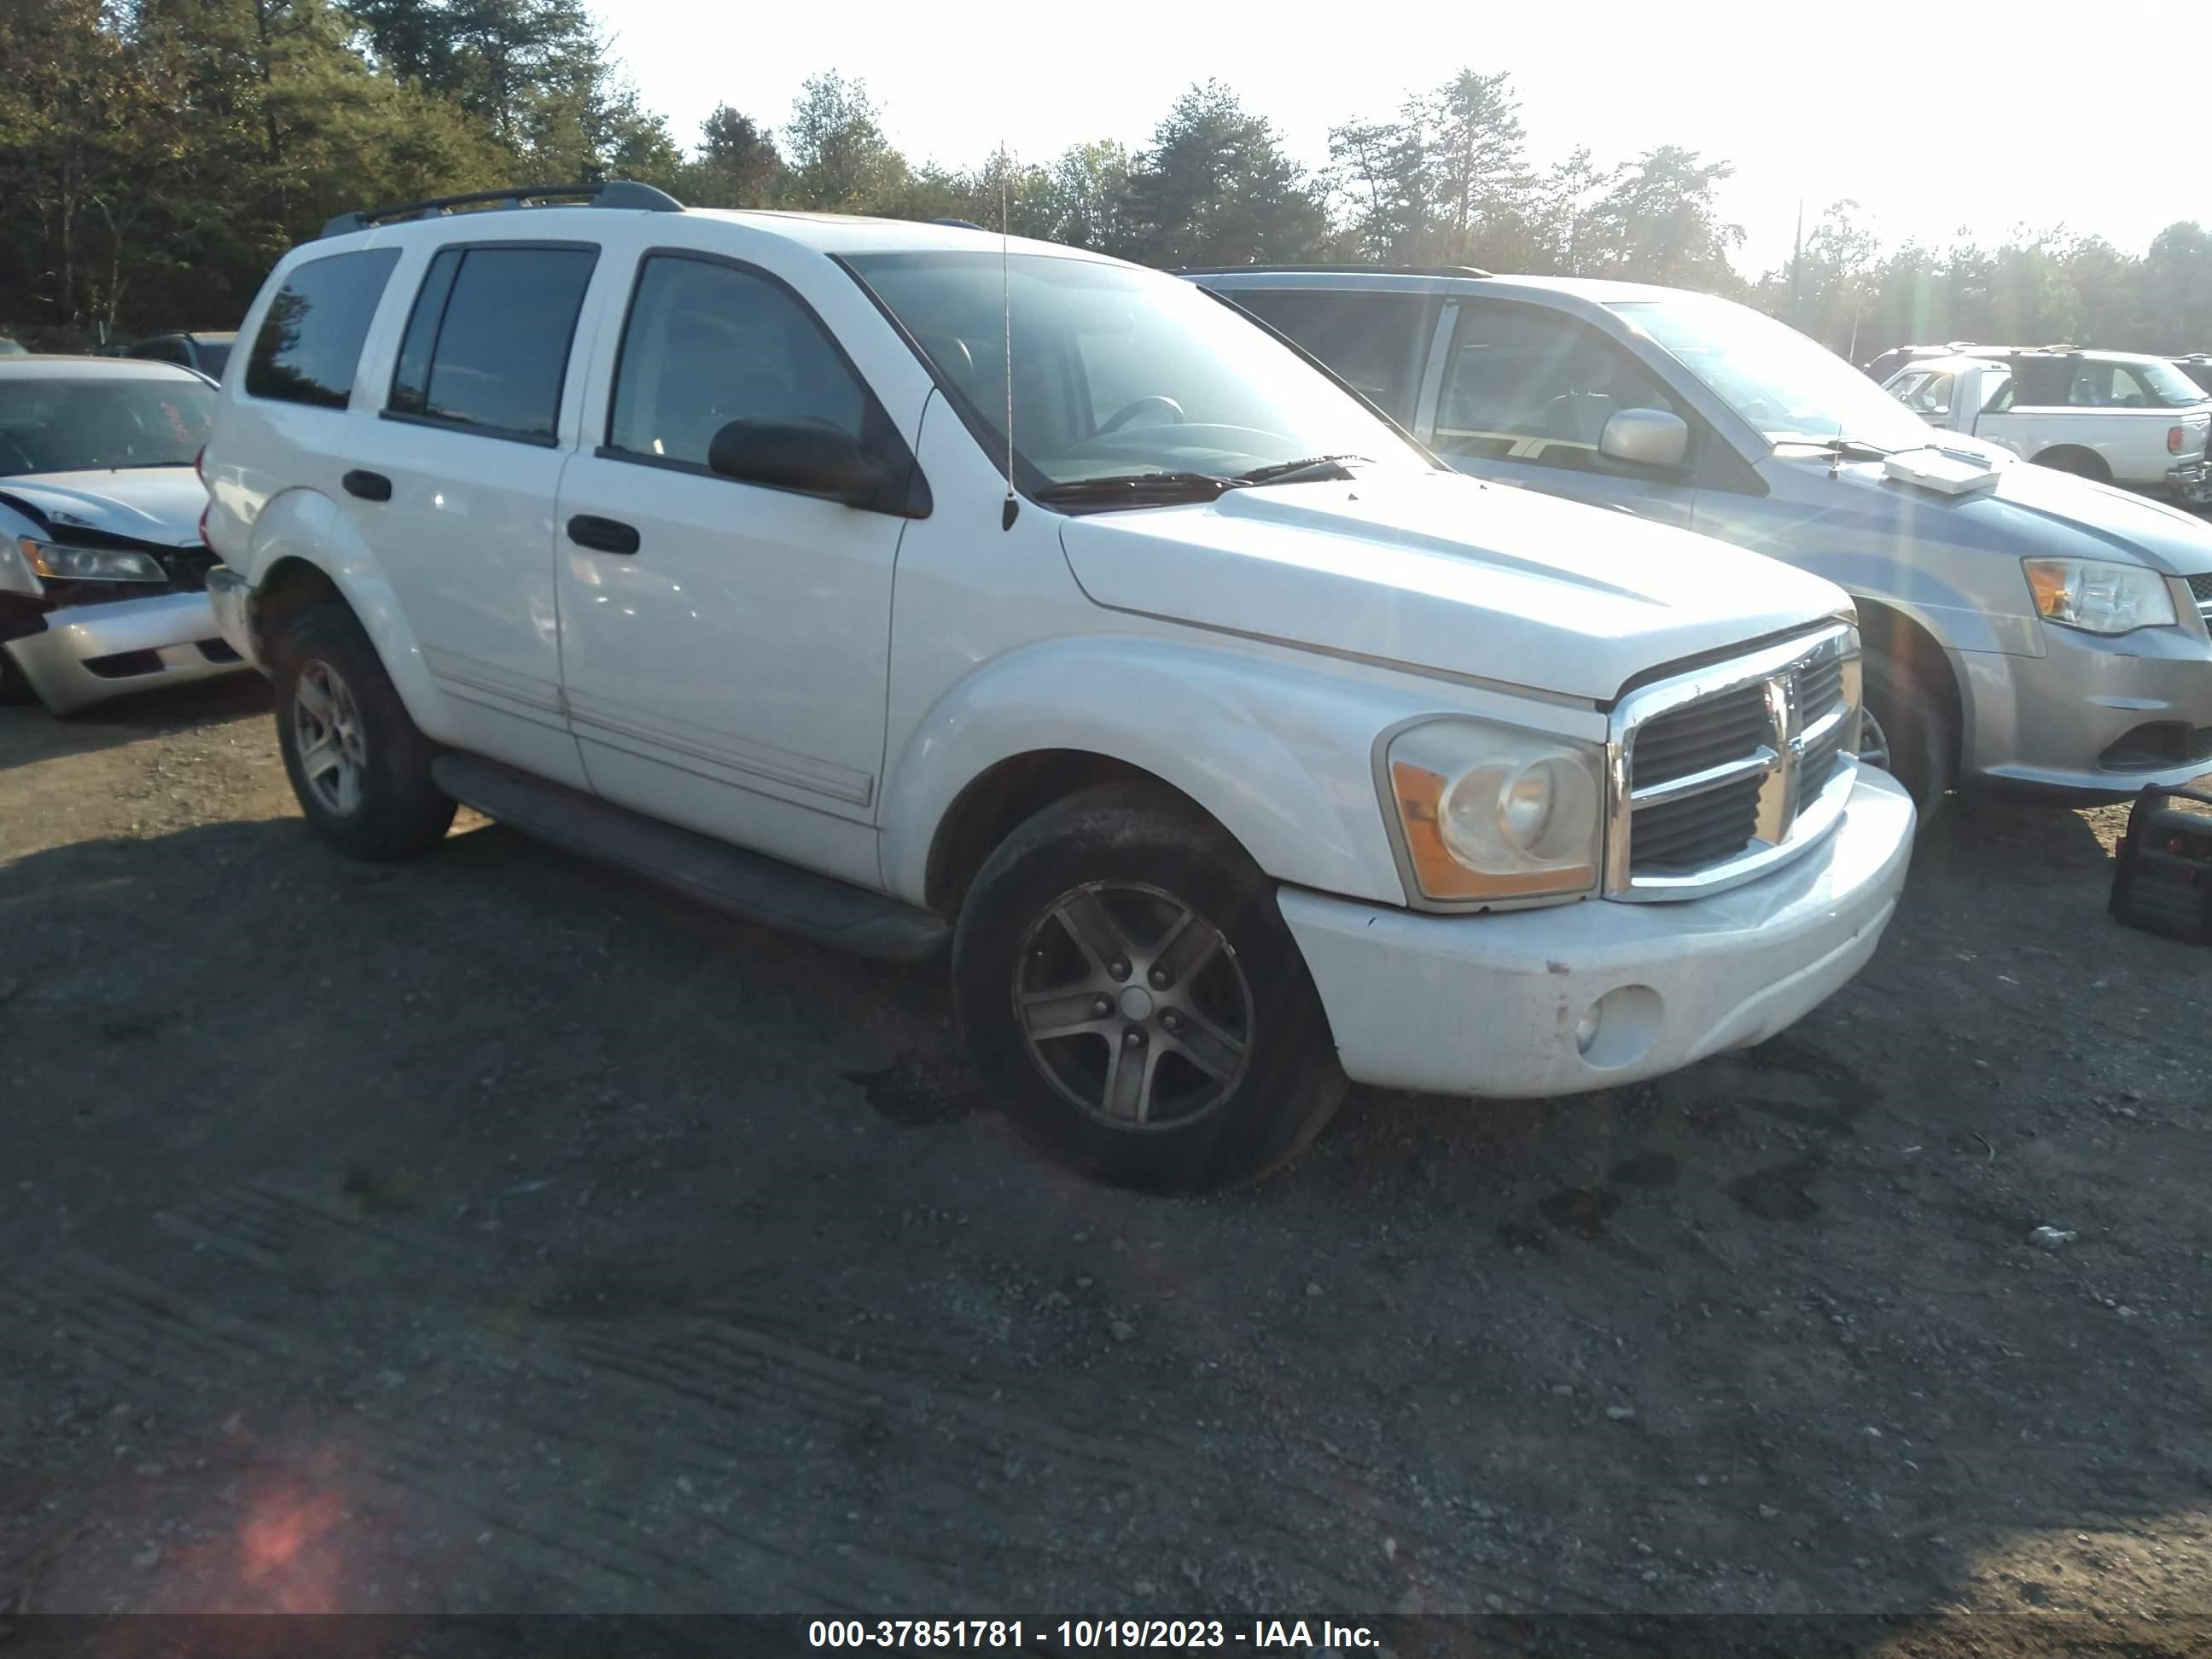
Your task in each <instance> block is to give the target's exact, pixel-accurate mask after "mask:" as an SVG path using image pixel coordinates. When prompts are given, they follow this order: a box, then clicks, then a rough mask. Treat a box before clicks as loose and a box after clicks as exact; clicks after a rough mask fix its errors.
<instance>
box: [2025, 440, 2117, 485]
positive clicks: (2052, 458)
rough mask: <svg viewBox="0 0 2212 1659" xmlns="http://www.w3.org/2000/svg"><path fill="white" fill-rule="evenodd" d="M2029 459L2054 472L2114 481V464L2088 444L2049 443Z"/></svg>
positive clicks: (2096, 480)
mask: <svg viewBox="0 0 2212 1659" xmlns="http://www.w3.org/2000/svg"><path fill="white" fill-rule="evenodd" d="M2028 459H2029V460H2030V461H2031V462H2032V463H2033V465H2037V466H2047V467H2049V468H2050V469H2051V471H2054V472H2071V473H2074V474H2075V475H2076V476H2077V477H2085V478H2088V479H2091V480H2093V481H2094V482H2095V483H2112V463H2111V462H2110V461H2108V460H2106V459H2105V458H2104V457H2103V456H2102V455H2100V454H2099V453H2097V452H2096V451H2095V450H2093V449H2092V448H2090V447H2088V446H2087V444H2048V445H2045V447H2043V448H2041V449H2039V450H2038V451H2036V452H2035V453H2034V454H2033V455H2032V456H2030V457H2029V458H2028Z"/></svg>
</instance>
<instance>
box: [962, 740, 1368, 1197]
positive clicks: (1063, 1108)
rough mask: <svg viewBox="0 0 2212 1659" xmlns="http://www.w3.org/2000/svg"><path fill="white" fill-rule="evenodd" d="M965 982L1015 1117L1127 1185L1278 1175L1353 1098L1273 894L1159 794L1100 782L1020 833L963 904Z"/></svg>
mask: <svg viewBox="0 0 2212 1659" xmlns="http://www.w3.org/2000/svg"><path fill="white" fill-rule="evenodd" d="M952 981H953V998H954V1004H955V1006H956V1009H957V1013H958V1016H959V1020H960V1025H961V1030H962V1032H963V1035H964V1036H965V1037H966V1040H967V1042H968V1046H969V1052H970V1053H971V1054H972V1055H973V1056H974V1058H975V1062H976V1064H977V1066H979V1067H980V1068H981V1071H982V1073H984V1075H985V1077H986V1078H987V1079H988V1080H989V1081H990V1082H991V1083H993V1084H994V1085H997V1087H998V1089H999V1090H1000V1092H1001V1094H1002V1095H1003V1097H1004V1098H1005V1099H1006V1103H1007V1105H1008V1107H1009V1109H1010V1111H1011V1112H1012V1115H1013V1116H1014V1118H1015V1119H1016V1120H1017V1121H1018V1122H1019V1123H1020V1125H1021V1126H1022V1127H1024V1129H1025V1130H1026V1131H1027V1132H1029V1133H1030V1134H1031V1135H1033V1136H1034V1137H1035V1138H1036V1139H1038V1140H1039V1141H1041V1142H1042V1143H1043V1144H1044V1146H1047V1147H1048V1149H1049V1150H1050V1151H1051V1152H1053V1153H1054V1155H1055V1156H1057V1157H1058V1158H1060V1159H1062V1160H1063V1161H1065V1162H1066V1163H1067V1164H1071V1165H1072V1166H1073V1167H1074V1168H1076V1169H1078V1170H1081V1171H1083V1172H1084V1173H1085V1174H1086V1175H1091V1176H1097V1177H1098V1178H1099V1179H1102V1180H1104V1181H1109V1182H1115V1184H1117V1185H1121V1186H1127V1187H1136V1188H1146V1189H1149V1190H1152V1191H1178V1190H1190V1189H1195V1188H1207V1187H1215V1186H1220V1185H1223V1184H1225V1183H1227V1182H1237V1181H1243V1180H1251V1179H1254V1178H1255V1177H1257V1176H1261V1175H1264V1174H1266V1173H1267V1171H1268V1170H1272V1169H1273V1168H1275V1167H1276V1166H1278V1165H1279V1164H1284V1163H1285V1162H1287V1161H1288V1160H1289V1159H1290V1158H1292V1157H1294V1156H1296V1155H1297V1152H1300V1151H1301V1150H1303V1149H1304V1147H1305V1146H1306V1145H1307V1144H1308V1143H1309V1142H1310V1141H1311V1140H1312V1139H1313V1138H1314V1137H1315V1136H1316V1134H1318V1133H1320V1132H1321V1129H1322V1126H1323V1125H1325V1124H1326V1123H1327V1122H1328V1120H1329V1118H1330V1117H1331V1116H1332V1115H1334V1113H1335V1111H1336V1109H1337V1107H1338V1106H1339V1105H1340V1103H1342V1101H1343V1098H1344V1096H1345V1093H1346V1090H1347V1088H1348V1086H1349V1085H1347V1083H1346V1079H1345V1076H1344V1073H1343V1071H1342V1069H1341V1068H1340V1066H1338V1065H1337V1062H1336V1054H1335V1047H1334V1043H1333V1042H1332V1041H1331V1040H1330V1037H1329V1034H1328V1018H1327V1016H1326V1015H1325V1014H1324V1013H1323V1012H1322V1006H1321V999H1320V997H1319V996H1318V995H1317V994H1316V992H1315V990H1314V987H1313V983H1312V981H1311V980H1310V978H1309V976H1308V975H1307V973H1306V969H1305V963H1304V958H1303V957H1301V956H1300V955H1299V953H1298V948H1297V941H1296V940H1295V939H1292V938H1291V932H1290V929H1289V927H1287V926H1285V923H1284V921H1283V918H1282V912H1281V910H1280V909H1279V907H1278V906H1277V903H1276V901H1275V889H1274V884H1273V882H1271V881H1269V880H1268V879H1267V877H1266V876H1264V875H1263V874H1262V873H1261V872H1260V870H1259V869H1258V868H1257V867H1256V866H1254V865H1253V863H1252V861H1251V860H1250V859H1249V858H1248V857H1246V856H1245V854H1244V853H1243V849H1242V848H1239V847H1237V845H1236V843H1235V842H1232V841H1231V840H1230V839H1229V837H1228V836H1225V835H1224V834H1223V833H1222V832H1221V830H1220V829H1218V828H1217V827H1216V826H1214V825H1212V823H1208V822H1206V820H1204V819H1202V818H1200V817H1197V816H1196V815H1195V814H1194V813H1193V812H1192V811H1189V810H1188V808H1187V807H1184V806H1182V805H1181V804H1179V803H1178V802H1176V800H1175V799H1173V798H1171V797H1170V796H1168V795H1166V794H1165V793H1164V792H1162V791H1158V790H1153V789H1148V788H1145V787H1134V786H1130V785H1126V784H1111V785H1107V786H1104V787H1099V788H1096V789H1089V790H1085V791H1084V792H1082V793H1079V794H1076V795H1072V796H1070V797H1068V798H1067V799H1065V800H1062V801H1060V802H1059V803H1057V804H1056V805H1052V806H1049V807H1047V808H1046V809H1045V810H1044V811H1042V812H1039V813H1038V814H1037V815H1036V817H1032V818H1030V820H1029V821H1028V822H1027V823H1024V824H1023V825H1022V826H1021V827H1020V828H1019V829H1016V830H1015V831H1014V832H1013V834H1012V835H1011V836H1008V837H1007V839H1006V841H1005V842H1003V843H1001V844H1000V847H999V848H998V850H997V851H996V852H994V853H993V854H991V856H990V858H989V859H988V860H987V861H986V862H985V864H984V866H983V868H982V870H981V872H979V873H978V874H977V876H976V878H975V884H974V885H973V886H972V887H970V889H969V893H968V897H967V900H966V902H965V903H964V904H963V907H962V908H961V912H960V921H959V926H958V928H957V931H956V933H955V934H954V937H953V946H952Z"/></svg>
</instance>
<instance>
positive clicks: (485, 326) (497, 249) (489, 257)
mask: <svg viewBox="0 0 2212 1659" xmlns="http://www.w3.org/2000/svg"><path fill="white" fill-rule="evenodd" d="M598 259H599V250H598V249H597V248H593V247H549V246H542V245H537V244H507V245H501V246H477V247H468V248H445V249H442V250H441V251H440V252H439V253H438V255H437V257H436V258H434V259H432V260H431V262H430V265H429V268H428V270H427V271H426V272H425V273H424V276H423V282H422V291H421V293H420V294H419V295H417V296H416V301H415V310H414V312H413V313H412V314H411V315H410V317H409V318H408V320H407V332H406V334H405V336H404V337H403V338H402V340H401V342H400V347H399V363H398V368H397V370H396V371H395V372H394V374H393V375H392V399H391V403H390V404H389V405H388V408H389V410H390V412H391V413H392V414H395V415H402V416H412V417H415V418H416V419H422V420H430V421H436V422H441V423H442V424H449V425H453V426H460V427H467V428H470V429H471V430H474V431H478V432H483V433H485V434H487V435H490V436H493V437H501V438H520V439H523V440H525V441H528V442H532V443H548V444H550V443H551V442H552V441H553V437H554V430H555V428H556V426H557V425H558V424H559V422H560V418H561V383H562V380H565V379H566V378H567V377H568V348H569V345H570V343H572V342H573V341H574V338H575V334H576V319H577V316H578V314H579V313H580V312H581V311H582V310H583V306H584V290H585V289H586V288H588V287H589V286H590V285H591V281H592V266H593V265H594V264H596V263H597V262H598Z"/></svg>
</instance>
